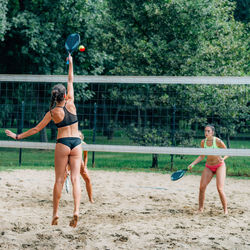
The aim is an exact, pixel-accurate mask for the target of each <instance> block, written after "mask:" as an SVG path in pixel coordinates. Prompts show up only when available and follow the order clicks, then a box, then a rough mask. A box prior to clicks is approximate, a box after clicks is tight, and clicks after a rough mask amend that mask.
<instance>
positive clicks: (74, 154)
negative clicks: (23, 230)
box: [5, 55, 82, 227]
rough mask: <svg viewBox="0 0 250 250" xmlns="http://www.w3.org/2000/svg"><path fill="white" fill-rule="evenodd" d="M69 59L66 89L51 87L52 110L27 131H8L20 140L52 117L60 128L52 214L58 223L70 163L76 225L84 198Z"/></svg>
mask: <svg viewBox="0 0 250 250" xmlns="http://www.w3.org/2000/svg"><path fill="white" fill-rule="evenodd" d="M68 59H69V73H68V84H67V100H66V89H65V87H64V86H63V85H62V84H57V85H55V86H54V87H53V89H52V93H51V94H52V95H51V105H50V111H48V112H47V113H46V115H45V116H44V118H43V119H42V121H41V122H40V123H39V124H38V125H37V126H36V127H34V128H31V129H29V130H28V131H26V132H24V133H21V134H19V135H18V134H15V133H13V132H11V131H10V130H6V131H5V132H6V135H7V136H10V137H11V138H13V139H16V140H20V139H23V138H26V137H28V136H31V135H34V134H36V133H38V132H39V131H40V130H42V129H43V128H44V127H45V126H46V125H47V124H48V123H49V122H50V121H51V120H53V121H54V123H55V125H56V126H57V128H58V133H57V143H56V148H55V184H54V191H53V217H52V223H51V224H52V225H57V224H58V218H59V216H58V207H59V201H60V197H61V193H62V189H63V183H64V174H65V170H66V166H67V164H68V163H69V164H70V166H71V182H72V186H73V198H74V211H73V219H72V220H71V221H70V226H72V227H76V225H77V221H78V217H79V206H80V198H81V186H80V165H81V161H82V144H81V139H80V137H79V133H78V120H77V115H76V107H75V104H74V88H73V60H72V57H71V55H69V57H68Z"/></svg>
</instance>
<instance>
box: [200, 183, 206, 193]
mask: <svg viewBox="0 0 250 250" xmlns="http://www.w3.org/2000/svg"><path fill="white" fill-rule="evenodd" d="M206 188H207V185H200V192H201V193H204V192H205V191H206Z"/></svg>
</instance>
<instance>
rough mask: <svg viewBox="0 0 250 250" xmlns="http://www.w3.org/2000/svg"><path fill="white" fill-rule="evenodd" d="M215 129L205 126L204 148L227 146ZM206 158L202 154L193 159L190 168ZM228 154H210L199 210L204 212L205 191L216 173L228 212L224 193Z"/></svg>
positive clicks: (206, 165)
mask: <svg viewBox="0 0 250 250" xmlns="http://www.w3.org/2000/svg"><path fill="white" fill-rule="evenodd" d="M214 133H215V129H214V127H213V126H211V125H207V126H206V127H205V137H206V139H204V140H202V141H201V147H202V148H226V145H225V144H224V143H223V141H222V140H220V139H219V138H217V137H215V136H214ZM204 158H205V155H200V156H199V157H198V158H197V159H196V160H195V161H193V162H192V163H191V164H190V165H189V166H188V169H189V170H191V169H192V167H193V166H194V165H196V164H197V163H199V162H200V161H202V160H203V159H204ZM227 158H228V156H224V157H223V158H222V157H221V156H216V155H208V156H207V161H206V164H205V168H204V170H203V172H202V176H201V181H200V192H199V212H203V209H204V200H205V191H206V188H207V185H208V184H209V183H210V181H211V180H212V178H213V176H214V174H216V186H217V190H218V193H219V196H220V200H221V203H222V206H223V209H224V213H225V214H228V210H227V200H226V196H225V193H224V190H223V189H224V184H225V179H226V165H225V162H224V161H225V160H226V159H227Z"/></svg>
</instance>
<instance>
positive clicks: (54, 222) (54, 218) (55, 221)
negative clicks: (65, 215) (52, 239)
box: [51, 216, 59, 226]
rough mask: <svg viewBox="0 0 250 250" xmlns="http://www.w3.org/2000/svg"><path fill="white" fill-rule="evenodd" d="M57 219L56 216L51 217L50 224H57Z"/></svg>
mask: <svg viewBox="0 0 250 250" xmlns="http://www.w3.org/2000/svg"><path fill="white" fill-rule="evenodd" d="M58 219H59V217H58V216H55V217H53V219H52V222H51V225H52V226H55V225H57V224H58Z"/></svg>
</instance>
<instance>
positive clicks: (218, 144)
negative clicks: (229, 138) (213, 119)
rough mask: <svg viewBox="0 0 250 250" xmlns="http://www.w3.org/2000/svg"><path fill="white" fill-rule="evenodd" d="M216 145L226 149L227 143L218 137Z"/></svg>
mask: <svg viewBox="0 0 250 250" xmlns="http://www.w3.org/2000/svg"><path fill="white" fill-rule="evenodd" d="M216 145H217V146H218V147H220V148H226V145H225V143H224V142H223V141H222V140H221V139H220V138H218V137H216Z"/></svg>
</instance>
